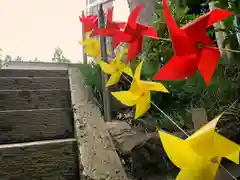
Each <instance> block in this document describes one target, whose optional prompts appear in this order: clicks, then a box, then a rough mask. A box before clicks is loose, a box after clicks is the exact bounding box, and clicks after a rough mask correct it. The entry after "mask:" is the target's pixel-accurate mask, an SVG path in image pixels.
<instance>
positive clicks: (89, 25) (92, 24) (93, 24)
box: [79, 15, 98, 32]
mask: <svg viewBox="0 0 240 180" xmlns="http://www.w3.org/2000/svg"><path fill="white" fill-rule="evenodd" d="M79 20H80V22H81V23H83V25H84V32H90V31H92V30H93V29H95V28H97V27H98V17H97V16H95V15H88V16H86V17H79Z"/></svg>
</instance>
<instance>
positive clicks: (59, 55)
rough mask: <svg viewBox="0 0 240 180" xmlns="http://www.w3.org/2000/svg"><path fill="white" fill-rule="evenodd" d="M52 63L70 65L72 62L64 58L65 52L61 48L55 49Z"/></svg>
mask: <svg viewBox="0 0 240 180" xmlns="http://www.w3.org/2000/svg"><path fill="white" fill-rule="evenodd" d="M52 61H53V62H58V63H70V60H69V59H67V58H66V57H65V56H64V54H63V51H62V49H61V48H60V47H57V48H55V52H54V54H53V57H52Z"/></svg>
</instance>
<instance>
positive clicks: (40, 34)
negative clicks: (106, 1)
mask: <svg viewBox="0 0 240 180" xmlns="http://www.w3.org/2000/svg"><path fill="white" fill-rule="evenodd" d="M85 4H86V3H85V0H70V1H69V0H0V23H1V25H0V48H1V49H2V50H3V53H4V54H8V55H10V56H12V57H16V56H21V57H22V58H23V60H25V61H29V60H33V59H34V58H35V57H37V58H38V59H39V60H40V61H51V58H52V56H53V53H54V49H55V48H56V47H57V46H59V47H60V48H61V49H62V50H63V52H64V55H65V56H66V57H67V58H69V59H71V60H72V62H78V61H80V60H81V59H82V49H81V47H80V45H79V44H78V40H80V39H81V23H80V22H79V18H78V16H79V15H81V11H82V10H85ZM123 8H124V9H125V13H123V11H122V10H123ZM128 15H129V10H128V5H127V2H126V0H116V1H115V2H114V17H113V18H114V19H115V20H122V21H125V20H126V19H127V17H128Z"/></svg>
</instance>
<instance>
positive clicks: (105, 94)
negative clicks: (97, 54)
mask: <svg viewBox="0 0 240 180" xmlns="http://www.w3.org/2000/svg"><path fill="white" fill-rule="evenodd" d="M98 26H99V28H104V27H105V19H104V11H103V7H102V4H100V5H99V10H98ZM100 46H101V58H102V60H104V61H107V46H106V37H104V36H102V35H100ZM107 80H108V75H107V74H105V73H104V72H103V71H102V90H103V104H104V119H105V121H111V108H110V93H109V89H108V87H106V85H105V84H106V82H107Z"/></svg>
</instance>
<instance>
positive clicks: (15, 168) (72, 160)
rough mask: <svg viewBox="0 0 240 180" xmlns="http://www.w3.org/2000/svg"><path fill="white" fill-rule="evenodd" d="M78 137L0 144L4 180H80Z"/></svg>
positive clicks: (1, 168) (0, 164) (0, 168)
mask: <svg viewBox="0 0 240 180" xmlns="http://www.w3.org/2000/svg"><path fill="white" fill-rule="evenodd" d="M77 159H78V158H77V143H76V140H75V139H66V140H54V141H38V142H31V143H19V144H10V145H1V146H0V177H1V178H0V179H1V180H79V173H78V170H79V169H78V162H77V161H78V160H77Z"/></svg>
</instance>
